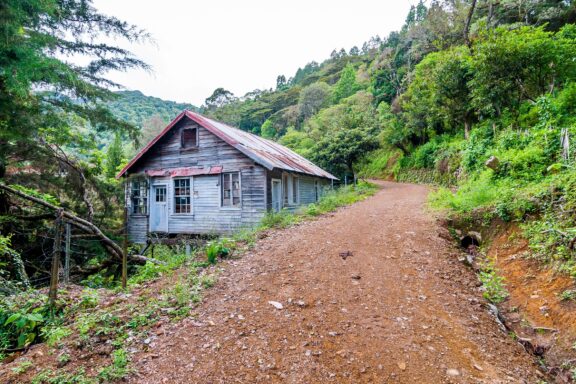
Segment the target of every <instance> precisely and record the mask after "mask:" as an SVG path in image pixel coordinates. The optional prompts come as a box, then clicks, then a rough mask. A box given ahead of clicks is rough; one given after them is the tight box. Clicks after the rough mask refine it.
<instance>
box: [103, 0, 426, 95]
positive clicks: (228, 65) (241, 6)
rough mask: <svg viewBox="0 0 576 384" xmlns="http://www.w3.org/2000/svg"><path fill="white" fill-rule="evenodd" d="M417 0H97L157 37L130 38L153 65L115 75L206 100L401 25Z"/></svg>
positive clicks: (270, 83) (262, 83) (262, 84)
mask: <svg viewBox="0 0 576 384" xmlns="http://www.w3.org/2000/svg"><path fill="white" fill-rule="evenodd" d="M416 2H417V0H399V1H392V0H354V1H351V0H347V1H343V0H332V1H329V0H290V1H287V0H205V1H193V0H189V1H186V0H161V1H158V0H155V1H150V0H139V1H138V0H94V1H93V5H94V7H95V8H96V9H98V10H99V11H100V12H102V13H104V14H107V15H113V16H116V17H118V18H120V19H121V20H124V21H127V22H129V23H132V24H136V25H137V26H138V27H140V28H143V29H145V30H146V31H147V32H148V33H150V34H151V35H152V38H153V42H148V43H144V44H130V45H128V44H127V43H125V42H122V41H116V42H114V43H115V44H118V45H120V46H122V47H125V48H128V49H130V50H131V51H132V52H133V53H134V54H135V55H136V56H137V57H139V58H140V59H143V60H144V61H145V62H147V63H148V64H150V65H151V66H152V72H151V73H149V72H146V71H142V70H131V71H130V72H127V73H121V72H114V73H110V74H109V77H110V78H111V79H112V80H114V81H117V82H119V83H120V84H122V85H123V86H125V88H126V89H130V90H140V91H142V92H143V93H144V94H146V95H149V96H156V97H160V98H162V99H166V100H174V101H179V102H186V103H192V104H194V105H196V106H200V105H202V104H203V103H204V100H205V99H206V98H207V97H208V96H210V95H211V94H212V92H213V91H214V89H216V88H218V87H223V88H225V89H227V90H229V91H231V92H233V93H234V94H235V95H236V96H242V95H244V94H245V93H246V92H249V91H252V90H254V89H267V88H271V87H275V85H276V77H277V76H278V75H281V74H284V75H285V76H286V78H289V77H291V76H293V75H294V74H295V73H296V70H297V69H298V68H299V67H303V66H304V65H306V63H309V62H310V61H313V60H314V61H317V62H322V61H323V60H325V59H326V58H328V57H329V55H330V53H331V52H332V50H333V49H335V48H337V49H338V50H339V49H340V48H345V49H346V51H348V50H349V49H350V48H351V47H353V46H354V45H357V46H358V47H361V46H362V43H363V42H364V41H367V40H368V39H369V38H370V37H371V36H375V35H380V36H381V37H385V36H387V35H388V33H389V32H391V31H395V30H399V29H400V28H401V26H402V24H403V23H404V20H405V18H406V15H407V13H408V10H409V8H410V5H411V4H415V3H416Z"/></svg>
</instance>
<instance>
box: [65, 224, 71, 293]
mask: <svg viewBox="0 0 576 384" xmlns="http://www.w3.org/2000/svg"><path fill="white" fill-rule="evenodd" d="M71 227H72V226H71V224H70V223H68V222H67V223H66V249H65V251H64V252H65V253H64V284H66V285H68V284H70V236H71V232H72V228H71Z"/></svg>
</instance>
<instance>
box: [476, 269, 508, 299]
mask: <svg viewBox="0 0 576 384" xmlns="http://www.w3.org/2000/svg"><path fill="white" fill-rule="evenodd" d="M479 278H480V281H481V282H482V288H483V289H484V293H483V294H482V295H483V296H484V298H485V299H486V300H488V301H490V302H492V303H494V304H498V303H501V302H503V301H504V300H505V299H506V298H507V297H508V291H506V287H505V284H504V278H503V277H502V276H499V275H498V274H497V272H496V268H495V267H494V264H493V263H492V262H487V263H486V264H484V266H483V270H482V271H480V275H479Z"/></svg>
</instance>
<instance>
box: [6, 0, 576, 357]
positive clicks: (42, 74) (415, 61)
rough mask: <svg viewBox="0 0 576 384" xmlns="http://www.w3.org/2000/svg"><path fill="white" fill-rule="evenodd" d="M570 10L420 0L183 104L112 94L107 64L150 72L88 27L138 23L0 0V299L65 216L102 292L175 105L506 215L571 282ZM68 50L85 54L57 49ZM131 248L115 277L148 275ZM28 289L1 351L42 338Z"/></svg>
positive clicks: (340, 164)
mask: <svg viewBox="0 0 576 384" xmlns="http://www.w3.org/2000/svg"><path fill="white" fill-rule="evenodd" d="M575 22H576V4H575V2H574V1H572V0H530V1H524V0H522V1H521V0H498V1H496V0H432V1H431V2H423V1H420V2H419V3H418V4H417V5H415V6H413V7H412V8H411V10H410V12H409V14H408V15H407V17H406V20H405V23H404V25H403V27H402V28H401V30H399V31H395V32H392V33H390V34H389V35H388V36H386V37H379V36H375V37H372V38H370V39H369V40H368V41H366V42H365V43H364V44H362V45H361V47H357V46H354V47H349V48H348V49H344V48H341V49H340V48H339V49H335V50H334V51H333V52H332V54H331V55H330V57H329V58H327V59H326V60H325V61H323V62H322V63H317V62H310V63H308V64H306V65H304V66H303V67H302V68H299V69H298V70H297V72H296V73H295V74H294V75H293V76H291V77H290V76H289V77H287V76H286V75H279V76H278V77H277V79H276V86H275V88H274V89H267V90H258V89H257V90H254V91H251V92H248V93H247V94H245V95H243V96H236V95H234V94H233V93H231V92H230V91H228V90H226V89H225V88H217V89H216V90H215V91H214V92H213V94H212V95H210V96H209V97H208V98H207V99H206V101H205V104H204V105H203V106H201V107H199V108H197V107H195V106H192V105H189V104H181V103H175V102H168V101H163V100H160V99H158V98H154V97H147V96H144V95H143V94H142V93H141V92H138V91H122V92H114V91H113V90H115V89H117V88H119V87H120V85H119V84H115V83H113V82H111V81H110V80H109V79H108V78H107V77H106V73H107V72H108V71H110V70H124V71H126V70H135V69H147V68H148V66H147V64H146V63H144V62H142V61H141V60H139V59H138V58H136V57H134V56H133V55H132V54H131V53H130V52H129V51H126V50H124V49H121V48H118V47H115V46H113V45H107V44H105V43H99V42H97V41H95V39H94V36H97V35H100V36H114V37H116V38H119V39H125V40H127V41H129V42H134V41H146V40H147V39H148V38H149V36H148V35H147V33H146V32H145V31H143V30H141V29H139V28H138V27H136V26H133V25H130V24H128V23H126V22H123V21H122V20H118V19H116V18H114V17H109V16H105V15H102V14H100V13H98V11H97V10H96V9H94V8H93V7H92V6H91V5H90V2H85V1H57V0H48V1H26V2H21V1H18V0H9V1H6V2H4V3H3V4H2V5H0V30H1V31H2V36H4V38H3V39H1V40H0V295H6V297H8V296H11V295H17V294H22V292H30V288H42V287H45V286H47V285H48V282H49V281H50V276H51V271H50V268H54V267H53V266H52V267H51V265H50V263H51V260H52V259H51V255H52V253H53V252H54V249H55V248H58V246H56V244H58V242H59V241H60V240H61V239H60V237H59V236H61V232H62V231H61V228H60V227H61V225H62V224H63V222H64V221H66V220H67V222H73V223H74V224H75V227H74V228H75V229H74V230H73V232H72V236H73V239H74V240H73V242H72V248H73V253H72V255H73V256H72V260H71V263H72V274H73V275H74V277H75V279H76V282H78V283H79V284H81V285H82V286H86V287H109V288H114V287H117V286H118V280H119V277H120V275H121V274H122V271H121V270H120V259H121V258H122V254H123V250H122V249H121V248H120V246H119V245H118V244H120V243H121V234H122V231H123V227H122V217H123V198H124V197H123V192H122V186H121V185H120V183H119V181H117V180H116V179H115V175H116V174H117V172H118V170H119V169H120V168H121V167H122V166H123V165H124V164H125V163H126V162H127V160H128V158H129V157H130V156H131V155H132V154H133V153H134V151H135V150H136V149H137V148H140V147H141V146H142V145H143V144H145V143H146V142H148V141H149V140H150V139H151V138H153V137H154V136H155V135H156V134H157V133H158V132H159V131H160V130H161V129H162V128H163V127H164V126H165V125H166V123H167V122H168V121H169V120H170V119H171V118H173V117H174V116H175V115H176V114H177V113H178V112H180V111H181V110H182V109H184V108H187V109H194V110H199V111H200V112H202V113H204V114H206V115H208V116H211V117H213V118H215V119H217V120H220V121H223V122H226V123H228V124H230V125H233V126H236V127H239V128H240V129H243V130H246V131H250V132H253V133H255V134H258V135H261V136H263V137H265V138H268V139H271V140H275V141H278V142H280V143H281V144H284V145H286V146H288V147H290V148H292V149H294V150H295V151H297V152H298V153H300V154H302V155H303V156H305V157H307V158H309V159H310V160H312V161H314V162H316V163H318V164H319V165H320V166H322V167H324V168H325V169H327V170H329V171H330V172H332V173H333V174H335V175H338V176H339V177H342V178H344V177H351V176H354V177H359V178H370V177H372V178H386V179H393V180H399V181H411V182H419V183H431V184H435V185H437V186H438V188H437V189H436V190H435V192H434V193H433V194H432V195H431V198H430V204H431V205H432V206H433V207H435V208H438V209H442V210H445V211H446V212H448V214H450V215H454V216H455V217H459V218H460V219H463V220H468V219H469V220H475V219H477V218H478V217H480V218H481V220H483V221H484V222H490V220H493V219H498V220H502V221H504V222H518V223H520V226H521V229H522V233H523V235H524V236H525V237H526V238H528V239H529V242H530V252H531V257H532V258H534V259H536V260H539V261H541V262H542V263H543V264H544V265H547V266H548V267H550V268H553V269H555V270H557V271H559V272H560V273H563V274H566V275H568V276H571V277H573V278H576V211H575V210H576V168H575V167H576V151H575V150H574V148H573V147H574V144H573V143H574V140H575V139H574V138H575V137H576V25H575V24H574V23H575ZM78 54H80V55H85V56H87V57H89V58H91V60H90V61H89V62H88V63H87V64H85V65H82V66H81V65H76V64H71V63H69V62H67V61H65V60H64V59H62V58H63V57H68V56H72V55H78ZM571 144H572V145H571ZM64 219H66V220H64ZM59 228H60V229H59ZM58 239H60V240H58ZM130 255H131V257H132V259H131V263H132V265H131V269H130V271H129V272H130V273H135V272H136V271H140V272H141V273H142V274H146V273H149V274H150V275H152V274H153V273H156V272H153V273H152V272H150V271H151V270H152V269H151V268H152V267H150V265H151V264H150V263H147V261H149V260H146V259H145V258H138V257H137V256H138V255H136V251H134V252H130ZM56 267H57V266H56ZM52 275H53V274H52ZM157 275H158V274H155V275H154V276H157ZM138 276H143V275H138ZM197 284H200V283H198V282H197ZM575 297H576V296H575ZM43 300H44V297H42V299H39V298H38V297H37V296H35V298H34V300H32V299H31V300H29V301H26V300H22V301H18V299H15V300H12V301H10V300H6V301H5V302H2V303H0V359H1V358H3V357H5V355H6V354H7V353H8V352H10V351H13V350H17V349H22V348H24V347H25V346H28V345H30V344H31V343H35V342H38V341H39V340H40V339H44V340H47V339H49V335H47V334H43V335H42V336H41V335H40V334H39V333H38V332H39V331H38V329H39V324H40V323H43V322H44V321H45V320H46V319H47V316H48V314H49V313H51V314H52V315H54V306H53V305H52V306H50V307H44V306H43V304H40V302H41V301H42V302H43ZM86 300H87V302H88V304H86V305H89V304H90V303H89V301H90V298H89V297H88V298H87V299H86ZM52 304H54V303H52ZM83 305H84V304H83ZM58 308H59V309H58V310H59V311H60V312H59V313H60V315H62V313H63V311H65V309H63V308H65V305H64V304H62V305H61V306H60V307H58ZM79 308H80V307H79ZM15 314H18V316H20V317H14V316H15ZM42 316H45V317H42ZM16 319H19V320H18V322H16ZM59 321H60V320H59ZM20 325H22V326H21V327H20V328H18V327H19V326H20ZM57 325H58V326H60V323H58V324H57ZM17 326H18V327H17ZM26 327H29V328H26Z"/></svg>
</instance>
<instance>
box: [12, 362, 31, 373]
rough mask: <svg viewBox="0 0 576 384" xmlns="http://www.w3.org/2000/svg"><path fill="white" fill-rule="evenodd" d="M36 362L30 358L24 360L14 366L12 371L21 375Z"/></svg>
mask: <svg viewBox="0 0 576 384" xmlns="http://www.w3.org/2000/svg"><path fill="white" fill-rule="evenodd" d="M33 365H34V364H33V363H32V362H31V361H30V360H23V361H21V362H20V363H18V365H17V366H16V367H14V368H12V372H14V373H15V374H17V375H21V374H23V373H26V372H27V371H28V369H30V368H31V367H32V366H33Z"/></svg>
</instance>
